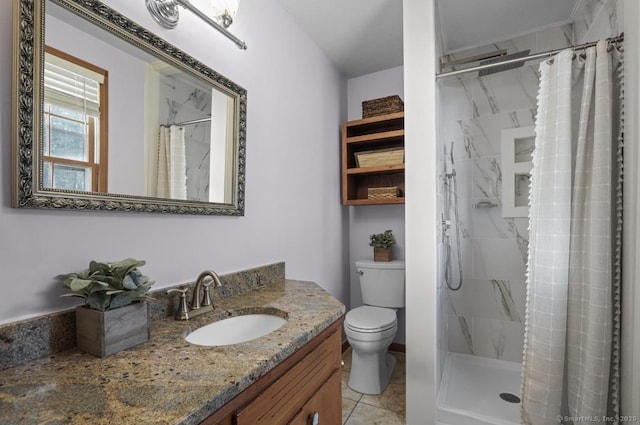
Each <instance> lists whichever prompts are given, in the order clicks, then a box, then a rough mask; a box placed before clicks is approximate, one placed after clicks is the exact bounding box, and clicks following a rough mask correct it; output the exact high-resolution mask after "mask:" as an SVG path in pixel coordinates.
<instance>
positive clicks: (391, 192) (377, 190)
mask: <svg viewBox="0 0 640 425" xmlns="http://www.w3.org/2000/svg"><path fill="white" fill-rule="evenodd" d="M398 192H399V191H398V187H397V186H390V187H370V188H368V189H367V198H368V199H373V200H376V199H395V198H397V197H398Z"/></svg>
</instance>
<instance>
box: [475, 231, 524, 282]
mask: <svg viewBox="0 0 640 425" xmlns="http://www.w3.org/2000/svg"><path fill="white" fill-rule="evenodd" d="M526 260H527V259H526V257H523V253H522V252H521V251H520V248H519V245H518V240H517V239H474V240H473V261H474V268H473V277H474V278H476V279H487V280H491V279H498V280H523V279H524V274H525V271H526V266H525V264H526Z"/></svg>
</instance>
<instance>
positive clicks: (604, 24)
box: [574, 0, 623, 44]
mask: <svg viewBox="0 0 640 425" xmlns="http://www.w3.org/2000/svg"><path fill="white" fill-rule="evenodd" d="M622 14H623V2H622V1H621V0H583V1H582V3H581V5H580V9H579V10H578V12H577V13H576V17H575V20H574V29H575V39H576V44H581V43H588V42H592V41H597V40H599V39H602V38H607V37H613V36H616V35H618V34H620V32H622V28H621V27H619V24H618V21H619V18H618V17H619V16H622Z"/></svg>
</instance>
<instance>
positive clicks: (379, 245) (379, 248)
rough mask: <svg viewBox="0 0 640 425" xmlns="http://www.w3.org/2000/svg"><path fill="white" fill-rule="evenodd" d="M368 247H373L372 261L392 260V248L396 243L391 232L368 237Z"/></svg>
mask: <svg viewBox="0 0 640 425" xmlns="http://www.w3.org/2000/svg"><path fill="white" fill-rule="evenodd" d="M369 239H370V242H369V246H372V247H373V261H391V260H393V251H392V246H393V245H394V244H395V243H396V240H395V238H394V237H393V232H392V231H391V230H385V231H384V233H376V234H373V235H371V236H369Z"/></svg>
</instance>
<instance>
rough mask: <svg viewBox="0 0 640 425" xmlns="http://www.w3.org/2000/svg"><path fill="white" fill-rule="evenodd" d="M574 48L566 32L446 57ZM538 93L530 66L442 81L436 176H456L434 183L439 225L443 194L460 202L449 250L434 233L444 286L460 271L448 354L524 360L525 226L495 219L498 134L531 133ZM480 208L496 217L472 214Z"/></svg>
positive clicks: (451, 299)
mask: <svg viewBox="0 0 640 425" xmlns="http://www.w3.org/2000/svg"><path fill="white" fill-rule="evenodd" d="M572 40H573V29H572V26H571V25H565V26H561V27H556V28H551V29H547V30H545V31H541V32H538V33H534V34H530V35H528V36H522V37H518V38H515V39H512V40H507V41H504V42H501V43H496V44H494V45H491V46H485V47H481V48H477V49H472V50H469V51H466V52H460V53H456V54H452V55H449V57H450V58H451V59H456V58H462V57H467V56H473V55H476V54H478V53H480V52H487V51H492V50H499V49H507V51H508V54H511V53H514V52H517V51H522V50H527V49H529V50H530V51H531V53H535V52H541V51H546V50H551V49H556V48H562V47H566V46H569V45H571V44H572ZM537 92H538V66H537V64H536V63H530V64H526V65H525V66H523V67H520V68H516V69H512V70H507V71H503V72H498V73H494V74H490V75H486V76H482V77H480V76H478V74H477V73H475V74H466V75H462V76H458V77H451V78H446V79H444V80H440V90H439V95H440V102H439V104H440V116H441V118H440V122H441V124H442V125H441V130H440V134H439V137H440V143H441V148H440V149H439V152H440V153H441V155H442V158H441V161H439V164H441V165H440V166H439V167H440V168H441V169H440V170H439V173H440V174H441V175H442V174H444V173H451V171H452V170H453V169H455V172H456V176H455V191H454V185H453V181H452V180H451V179H449V180H445V179H441V181H440V196H439V200H440V203H441V205H440V211H441V214H442V216H443V217H444V218H451V221H452V223H455V221H456V220H455V208H454V206H455V204H454V203H453V202H450V203H449V208H447V202H446V199H447V191H449V195H450V196H449V198H450V199H452V200H453V199H457V201H458V212H457V216H458V226H457V228H456V226H455V225H452V228H451V229H450V230H448V231H447V234H448V235H449V236H448V238H449V241H448V242H447V240H446V237H444V235H442V229H441V238H440V240H441V241H442V245H441V246H442V248H443V249H442V252H441V257H442V258H441V263H440V264H441V265H443V267H441V269H442V270H444V265H445V264H447V247H450V258H449V263H450V265H451V278H450V279H449V280H450V281H451V283H452V285H454V286H455V285H457V284H458V282H459V279H460V272H459V270H461V271H462V281H463V286H462V288H461V289H460V290H459V291H451V290H448V289H444V288H445V286H444V284H443V285H442V288H443V289H442V294H443V295H444V296H445V297H446V302H445V303H446V310H445V311H446V314H447V320H446V325H445V326H446V334H447V341H446V343H447V346H448V350H449V351H452V352H459V353H465V354H474V355H479V356H485V357H490V358H497V359H504V360H510V361H521V359H522V344H523V338H524V323H523V322H524V314H525V311H524V310H525V297H526V288H525V271H526V261H527V248H528V230H527V228H528V219H527V218H513V217H503V216H502V208H501V205H502V171H501V159H502V158H501V132H502V130H503V129H507V128H514V127H521V126H531V125H534V122H535V115H536V97H537ZM454 192H455V193H454ZM454 196H455V197H456V198H454ZM479 202H491V203H493V204H495V205H496V207H494V208H474V207H473V206H474V205H475V204H477V203H479ZM456 232H457V233H458V236H459V243H460V249H459V250H458V248H457V243H456ZM458 252H459V254H458ZM441 274H442V276H441V282H444V280H445V279H444V274H443V273H441ZM443 310H444V309H443Z"/></svg>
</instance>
